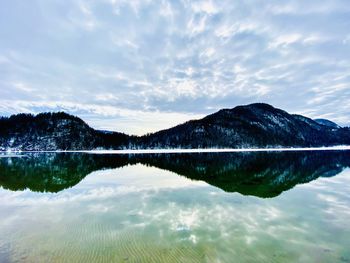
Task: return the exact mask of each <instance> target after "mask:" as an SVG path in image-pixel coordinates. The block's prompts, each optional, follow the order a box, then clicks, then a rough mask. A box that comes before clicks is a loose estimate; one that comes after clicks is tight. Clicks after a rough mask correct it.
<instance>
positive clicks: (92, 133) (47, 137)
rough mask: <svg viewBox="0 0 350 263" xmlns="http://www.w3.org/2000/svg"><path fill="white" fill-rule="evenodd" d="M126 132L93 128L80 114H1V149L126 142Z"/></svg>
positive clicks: (72, 147)
mask: <svg viewBox="0 0 350 263" xmlns="http://www.w3.org/2000/svg"><path fill="white" fill-rule="evenodd" d="M129 138H130V137H129V136H128V135H126V134H123V133H117V132H111V133H106V132H103V131H98V130H94V129H93V128H91V127H90V126H89V125H87V124H86V123H85V122H84V121H83V120H81V119H80V118H78V117H75V116H72V115H69V114H66V113H64V112H58V113H41V114H38V115H36V116H34V115H31V114H18V115H13V116H11V117H9V118H5V117H3V118H0V150H7V149H13V150H30V151H40V150H47V151H51V150H53V151H54V150H80V149H96V148H98V147H101V148H111V147H113V146H115V145H119V146H121V145H126V143H127V142H128V140H129Z"/></svg>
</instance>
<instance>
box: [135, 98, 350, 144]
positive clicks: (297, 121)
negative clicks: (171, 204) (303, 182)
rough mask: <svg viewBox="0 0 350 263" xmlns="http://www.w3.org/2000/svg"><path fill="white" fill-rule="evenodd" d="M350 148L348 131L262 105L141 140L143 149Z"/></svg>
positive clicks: (225, 111) (222, 113)
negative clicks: (339, 146)
mask: <svg viewBox="0 0 350 263" xmlns="http://www.w3.org/2000/svg"><path fill="white" fill-rule="evenodd" d="M339 144H350V129H349V128H341V127H339V128H335V127H332V126H329V125H324V124H320V123H318V122H316V121H314V120H312V119H310V118H307V117H304V116H301V115H291V114H288V113H287V112H285V111H283V110H280V109H276V108H274V107H272V106H271V105H268V104H264V103H255V104H250V105H246V106H238V107H235V108H233V109H222V110H220V111H218V112H216V113H214V114H211V115H208V116H206V117H205V118H203V119H200V120H193V121H189V122H186V123H184V124H181V125H178V126H176V127H174V128H170V129H167V130H163V131H159V132H156V133H154V134H150V135H148V136H143V137H141V138H140V143H139V145H143V146H145V147H146V148H147V147H151V148H163V147H170V148H177V147H181V148H207V147H209V148H210V147H219V148H222V147H232V148H250V147H279V146H287V147H289V146H301V147H309V146H330V145H339Z"/></svg>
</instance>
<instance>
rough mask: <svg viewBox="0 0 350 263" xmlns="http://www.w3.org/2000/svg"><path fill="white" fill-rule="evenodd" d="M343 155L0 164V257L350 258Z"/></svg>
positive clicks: (73, 157)
mask: <svg viewBox="0 0 350 263" xmlns="http://www.w3.org/2000/svg"><path fill="white" fill-rule="evenodd" d="M349 157H350V153H348V152H327V153H322V152H298V153H282V152H280V153H234V154H228V153H225V154H222V153H221V154H220V153H216V154H153V155H92V154H81V153H79V154H78V153H76V154H73V153H71V154H53V153H51V154H48V153H46V154H23V155H22V156H16V157H14V156H13V157H6V156H4V155H3V156H2V157H1V158H0V184H1V188H0V200H1V203H0V216H1V221H0V262H350V249H349V248H350V238H349V237H350V170H349V169H348V167H349V166H350V158H349Z"/></svg>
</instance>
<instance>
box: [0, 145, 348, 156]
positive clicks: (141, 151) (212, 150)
mask: <svg viewBox="0 0 350 263" xmlns="http://www.w3.org/2000/svg"><path fill="white" fill-rule="evenodd" d="M334 150H343V151H344V150H350V146H347V145H344V146H331V147H296V148H201V149H137V150H136V149H135V150H67V151H62V150H58V151H0V154H2V153H5V154H11V153H91V154H152V153H230V152H293V151H296V152H297V151H334Z"/></svg>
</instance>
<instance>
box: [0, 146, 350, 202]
mask: <svg viewBox="0 0 350 263" xmlns="http://www.w3.org/2000/svg"><path fill="white" fill-rule="evenodd" d="M349 157H350V152H345V151H344V152H339V151H338V152H336V151H332V152H278V153H273V152H270V153H201V154H198V153H197V154H188V153H186V154H185V153H184V154H147V155H94V154H86V153H40V154H29V155H27V156H26V157H9V158H0V185H1V186H2V187H3V188H5V189H10V190H14V191H16V190H24V189H26V188H29V189H30V190H32V191H39V192H59V191H61V190H63V189H66V188H69V187H72V186H74V185H76V184H77V183H79V182H80V181H81V180H82V179H83V178H84V177H85V176H86V175H88V174H90V173H91V172H93V171H97V170H102V169H110V168H118V167H123V166H125V165H132V164H136V163H141V164H144V165H147V166H154V167H158V168H161V169H164V170H169V171H172V172H175V173H177V174H179V175H183V176H186V177H188V178H190V179H194V180H203V181H206V182H207V183H209V184H211V185H213V186H216V187H219V188H221V189H223V190H224V191H227V192H239V193H241V194H244V195H255V196H258V197H274V196H277V195H279V194H280V193H282V192H283V191H286V190H288V189H290V188H292V187H294V186H295V185H296V184H300V183H306V182H309V181H312V180H314V179H316V178H318V177H320V176H334V175H336V174H338V173H339V172H341V171H342V170H343V169H344V168H345V167H349V166H350V158H349Z"/></svg>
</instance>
